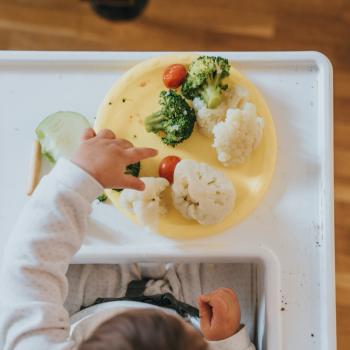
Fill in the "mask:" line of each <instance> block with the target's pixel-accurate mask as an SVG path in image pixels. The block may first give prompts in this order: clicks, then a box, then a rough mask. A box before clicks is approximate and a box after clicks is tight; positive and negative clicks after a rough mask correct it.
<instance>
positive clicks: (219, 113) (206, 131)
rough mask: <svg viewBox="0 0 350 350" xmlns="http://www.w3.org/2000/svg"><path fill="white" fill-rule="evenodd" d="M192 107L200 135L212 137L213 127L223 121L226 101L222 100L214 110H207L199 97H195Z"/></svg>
mask: <svg viewBox="0 0 350 350" xmlns="http://www.w3.org/2000/svg"><path fill="white" fill-rule="evenodd" d="M192 105H193V109H194V111H195V112H196V117H197V124H198V126H199V131H200V133H201V134H203V135H204V136H207V137H212V135H213V134H212V131H213V128H214V126H215V125H216V124H217V123H218V122H220V121H222V120H224V119H225V114H226V109H227V105H226V101H225V100H223V101H222V102H221V103H220V104H219V105H218V106H217V107H216V108H208V107H207V105H206V104H205V102H204V101H203V100H202V99H201V98H200V97H195V98H194V100H193V102H192Z"/></svg>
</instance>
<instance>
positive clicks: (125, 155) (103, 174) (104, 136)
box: [72, 128, 158, 191]
mask: <svg viewBox="0 0 350 350" xmlns="http://www.w3.org/2000/svg"><path fill="white" fill-rule="evenodd" d="M157 153H158V152H157V150H155V149H153V148H136V147H134V146H133V144H132V143H131V142H129V141H127V140H124V139H118V138H116V136H115V135H114V133H113V132H112V131H111V130H107V129H104V130H101V131H100V132H99V133H98V134H97V135H96V134H95V132H94V130H93V129H91V128H90V129H87V130H86V131H85V134H84V135H83V142H82V144H81V145H80V147H79V148H78V150H77V152H76V153H75V155H74V156H73V158H72V162H73V163H75V164H76V165H78V166H79V167H80V168H82V169H83V170H85V171H86V172H88V173H89V174H90V175H91V176H93V177H94V178H95V179H96V180H97V181H98V182H99V183H100V184H101V185H102V186H103V187H104V188H132V189H135V190H140V191H142V190H143V189H144V188H145V185H144V183H143V182H142V181H141V180H140V179H138V178H137V177H134V176H132V175H125V174H124V172H125V168H126V166H127V165H129V164H133V163H137V162H139V161H140V160H143V159H146V158H150V157H154V156H155V155H157Z"/></svg>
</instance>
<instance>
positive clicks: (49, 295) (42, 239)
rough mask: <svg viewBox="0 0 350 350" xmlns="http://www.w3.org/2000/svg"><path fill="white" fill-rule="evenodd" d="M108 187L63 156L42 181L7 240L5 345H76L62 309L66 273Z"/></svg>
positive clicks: (2, 302) (1, 294)
mask: <svg viewBox="0 0 350 350" xmlns="http://www.w3.org/2000/svg"><path fill="white" fill-rule="evenodd" d="M102 191H103V188H102V187H101V185H100V184H99V183H98V182H97V181H96V180H95V179H93V178H92V177H91V176H90V175H89V174H87V173H86V172H84V171H83V170H81V169H80V168H79V167H78V166H76V165H74V164H73V163H71V162H70V161H68V160H65V159H61V160H59V161H58V163H57V165H56V166H55V167H54V169H53V170H52V171H51V173H50V174H49V175H48V176H46V177H44V178H43V179H42V181H41V182H40V184H39V186H38V188H37V189H36V191H35V192H34V194H33V196H32V198H31V199H30V200H29V201H28V203H27V204H26V206H25V207H24V209H23V211H22V213H21V215H20V217H19V220H18V222H17V224H16V226H15V229H14V231H13V233H12V235H11V236H10V238H9V241H8V243H7V246H6V249H5V254H4V256H3V259H2V263H1V271H0V278H1V279H0V281H1V286H0V349H3V350H12V349H16V350H21V349H23V350H24V349H26V350H27V349H36V350H41V349H43V350H44V349H45V350H46V349H50V350H53V349H54V350H58V349H59V350H63V349H65V350H66V349H73V348H74V347H75V346H74V344H72V342H71V341H69V340H67V339H68V336H69V315H68V313H67V311H66V310H65V309H64V307H63V302H64V300H65V298H66V296H67V290H68V284H67V279H66V276H65V273H66V271H67V269H68V265H69V262H70V260H71V258H72V256H73V255H74V254H75V253H76V252H77V250H78V249H79V248H80V246H81V244H82V241H83V238H84V233H85V227H86V219H87V216H88V214H89V213H90V211H91V202H92V200H93V199H94V198H96V196H97V195H99V194H100V193H101V192H102Z"/></svg>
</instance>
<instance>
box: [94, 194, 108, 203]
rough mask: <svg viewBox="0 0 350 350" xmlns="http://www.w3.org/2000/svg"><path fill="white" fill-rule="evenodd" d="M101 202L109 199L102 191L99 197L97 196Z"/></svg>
mask: <svg viewBox="0 0 350 350" xmlns="http://www.w3.org/2000/svg"><path fill="white" fill-rule="evenodd" d="M96 199H97V200H98V201H99V202H104V201H105V200H107V196H106V195H105V194H104V193H102V194H100V195H99V196H98V197H97V198H96Z"/></svg>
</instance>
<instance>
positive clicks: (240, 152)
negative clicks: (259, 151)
mask: <svg viewBox="0 0 350 350" xmlns="http://www.w3.org/2000/svg"><path fill="white" fill-rule="evenodd" d="M263 129H264V119H263V118H261V117H258V116H257V113H256V107H255V105H254V104H253V103H249V102H247V103H245V104H244V106H243V109H228V110H227V113H226V119H225V121H223V122H219V123H218V124H217V125H215V127H214V129H213V134H214V143H213V147H214V148H215V149H216V152H217V156H218V160H219V161H220V162H222V163H223V164H224V165H225V166H230V165H235V164H241V163H244V162H245V161H246V159H247V158H248V157H249V155H250V154H251V153H252V152H253V150H254V149H255V148H256V147H257V146H258V145H259V143H260V141H261V138H262V134H263Z"/></svg>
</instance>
